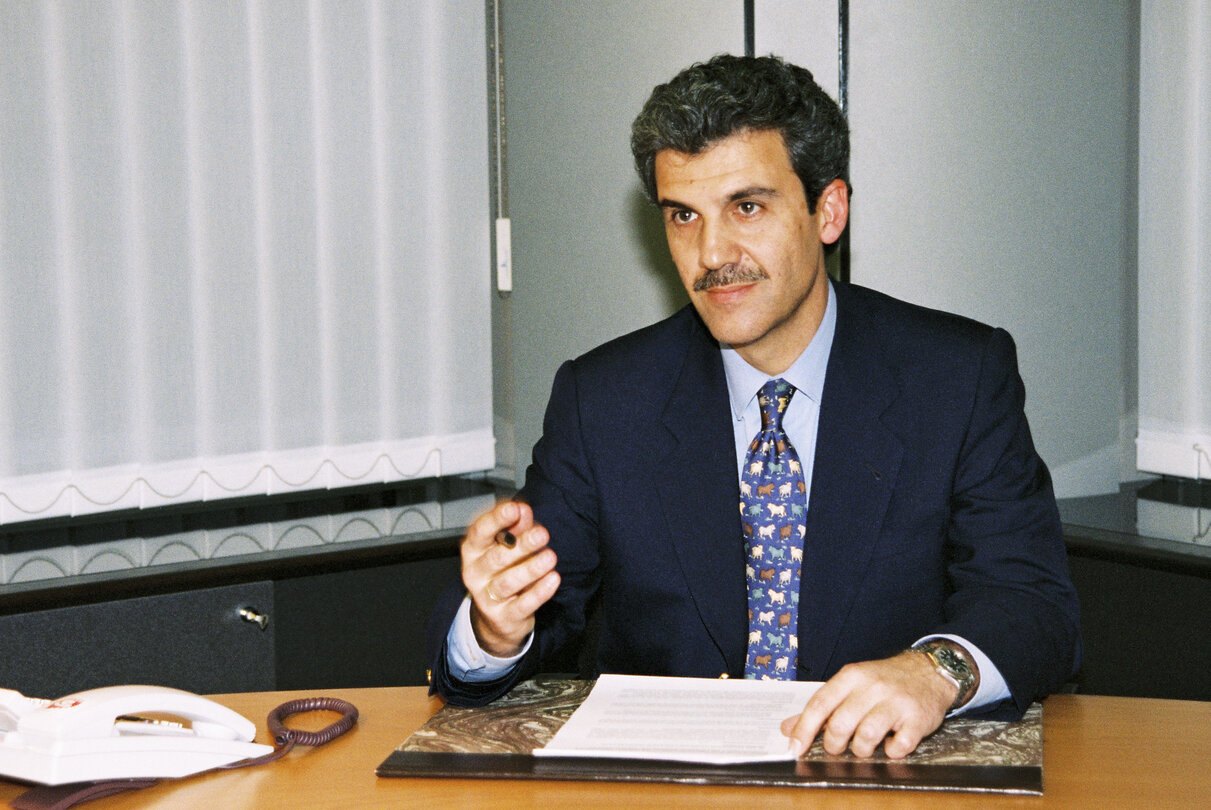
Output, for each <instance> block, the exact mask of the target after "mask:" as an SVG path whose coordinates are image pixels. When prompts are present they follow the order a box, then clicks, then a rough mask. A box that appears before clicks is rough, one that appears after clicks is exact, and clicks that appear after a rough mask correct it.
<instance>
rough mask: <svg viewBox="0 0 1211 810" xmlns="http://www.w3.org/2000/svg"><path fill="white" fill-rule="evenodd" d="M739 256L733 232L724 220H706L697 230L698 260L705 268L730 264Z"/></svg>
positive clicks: (709, 268) (711, 268) (710, 268)
mask: <svg viewBox="0 0 1211 810" xmlns="http://www.w3.org/2000/svg"><path fill="white" fill-rule="evenodd" d="M739 258H740V249H739V246H738V245H737V244H736V239H735V236H734V234H732V233H731V231H730V229H729V228H728V227H727V224H726V223H725V222H722V221H720V220H708V221H704V222H703V223H702V228H701V229H700V230H699V232H698V261H699V263H700V264H701V265H702V267H703V268H704V269H706V270H714V269H715V268H718V267H723V266H724V265H725V264H732V263H734V262H736V261H738V260H739Z"/></svg>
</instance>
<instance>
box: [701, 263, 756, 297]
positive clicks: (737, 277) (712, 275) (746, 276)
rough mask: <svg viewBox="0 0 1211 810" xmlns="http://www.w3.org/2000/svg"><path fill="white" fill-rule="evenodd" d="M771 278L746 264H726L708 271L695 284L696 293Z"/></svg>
mask: <svg viewBox="0 0 1211 810" xmlns="http://www.w3.org/2000/svg"><path fill="white" fill-rule="evenodd" d="M768 278H769V275H767V274H766V272H765V271H764V270H762V269H761V268H760V267H751V266H748V265H744V264H736V263H733V264H725V265H723V266H721V267H716V268H714V269H713V270H707V271H706V273H704V274H703V275H702V276H701V277H700V278H699V279H698V280H697V281H695V282H694V292H704V291H705V290H709V289H712V288H713V287H727V286H729V285H731V284H745V283H747V282H750V281H765V280H766V279H768Z"/></svg>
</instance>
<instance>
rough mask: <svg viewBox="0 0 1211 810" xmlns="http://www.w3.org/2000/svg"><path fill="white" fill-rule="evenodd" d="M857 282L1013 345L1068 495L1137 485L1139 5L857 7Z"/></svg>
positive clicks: (853, 86) (1039, 436) (1042, 441)
mask: <svg viewBox="0 0 1211 810" xmlns="http://www.w3.org/2000/svg"><path fill="white" fill-rule="evenodd" d="M850 29H851V31H852V33H853V45H852V48H851V56H850V65H851V73H850V84H849V97H850V121H851V126H852V129H853V149H854V155H853V182H854V187H855V190H856V193H855V197H854V202H853V218H852V220H851V222H852V231H851V238H852V250H853V259H852V262H853V263H852V269H853V279H854V281H857V282H859V283H862V284H866V285H869V286H872V287H876V288H878V289H881V290H884V291H886V292H889V293H891V294H893V295H896V296H899V297H901V298H906V299H908V300H912V301H916V302H919V303H923V304H926V305H928V306H933V307H938V308H941V309H947V310H951V311H954V312H959V313H962V314H964V315H968V316H970V317H973V318H976V319H978V320H982V321H985V322H988V323H993V324H996V325H999V326H1004V327H1005V328H1007V329H1009V331H1010V332H1011V333H1012V334H1013V335H1014V337H1015V339H1016V340H1017V343H1018V355H1019V360H1020V365H1021V370H1022V377H1023V379H1024V380H1025V383H1026V390H1027V415H1028V416H1029V418H1030V421H1031V425H1032V428H1033V430H1034V434H1035V442H1036V445H1037V446H1038V448H1039V452H1040V454H1041V455H1042V456H1043V458H1044V459H1045V460H1046V461H1047V463H1048V464H1049V465H1050V466H1051V468H1052V473H1053V476H1054V478H1055V481H1056V490H1057V493H1058V494H1059V495H1061V496H1065V495H1083V494H1093V493H1096V492H1107V491H1114V490H1115V489H1116V488H1117V483H1118V481H1119V479H1120V477H1122V476H1126V477H1130V476H1131V471H1132V470H1133V469H1134V448H1133V446H1132V444H1131V439H1132V437H1134V435H1135V401H1136V393H1135V378H1136V372H1135V351H1136V350H1135V334H1136V332H1135V329H1136V318H1135V267H1136V260H1135V198H1136V159H1135V154H1136V128H1137V114H1136V98H1137V96H1138V89H1137V88H1138V68H1137V65H1138V56H1137V54H1138V30H1139V9H1138V4H1137V3H1135V2H1126V3H1124V2H1117V3H1111V2H1030V3H1022V2H1009V1H1008V0H1002V1H999V2H992V1H989V2H980V3H971V2H964V0H951V1H950V2H940V1H939V0H933V1H932V2H928V3H922V2H910V1H909V0H899V1H898V2H888V1H887V0H884V1H883V2H880V3H878V4H877V5H876V4H874V3H852V4H851V18H850Z"/></svg>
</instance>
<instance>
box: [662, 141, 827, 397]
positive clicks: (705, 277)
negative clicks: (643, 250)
mask: <svg viewBox="0 0 1211 810" xmlns="http://www.w3.org/2000/svg"><path fill="white" fill-rule="evenodd" d="M655 169H656V193H657V197H658V199H659V202H660V207H661V210H662V211H663V214H664V228H665V233H666V234H667V236H668V240H669V251H670V252H671V253H672V256H673V262H674V264H676V265H677V272H678V273H679V274H680V275H681V282H682V283H683V284H684V285H685V288H686V290H687V291H688V292H689V294H690V300H691V301H692V302H693V304H694V307H695V309H697V310H698V313H699V315H701V316H702V319H703V321H705V322H706V325H707V328H708V329H710V330H711V334H712V335H714V337H715V339H716V340H718V341H720V342H721V343H726V344H729V345H731V346H732V347H733V348H735V349H736V351H737V352H739V354H740V355H741V357H743V358H744V359H745V360H747V361H748V362H749V363H750V364H752V365H753V366H756V367H757V368H759V369H761V370H762V371H764V372H766V373H767V374H771V375H775V374H780V373H782V372H783V371H785V370H786V369H787V367H789V366H790V364H791V363H793V362H794V360H795V358H797V357H798V356H799V354H800V353H801V352H802V351H803V349H804V348H805V347H806V346H807V344H808V343H809V342H810V341H811V338H812V336H813V335H814V334H815V331H816V327H818V326H819V324H820V320H821V318H823V316H824V308H825V305H826V304H827V303H828V285H827V284H825V283H824V249H823V244H822V241H828V242H831V241H834V240H835V239H836V238H837V237H838V236H839V235H840V232H841V229H842V228H844V224H845V223H844V216H845V214H846V213H848V206H847V202H848V200H847V199H846V200H843V203H845V204H846V205H845V206H844V207H845V210H844V211H843V212H841V217H840V223H839V225H838V224H837V215H838V208H837V206H836V205H826V204H825V200H826V198H828V196H829V194H830V193H833V194H836V193H838V189H837V186H841V187H842V189H844V183H841V182H840V181H837V182H835V183H834V184H833V185H830V186H829V188H828V189H826V190H825V192H824V194H822V195H821V199H820V201H819V204H818V205H817V208H816V213H814V214H812V213H809V212H808V205H807V199H806V197H805V196H804V192H803V184H802V183H801V182H800V181H799V177H798V176H797V175H796V174H795V171H794V169H793V168H792V167H791V162H790V156H789V155H788V154H787V151H786V146H785V144H784V143H783V140H782V135H781V134H780V133H779V132H777V131H776V130H758V131H750V132H743V133H740V134H737V135H732V136H730V137H728V138H724V139H723V140H720V141H718V142H716V143H715V144H714V145H712V146H710V147H708V148H707V149H705V150H703V151H702V152H700V153H698V154H696V155H689V154H686V153H684V152H675V151H672V150H665V151H663V152H659V153H658V154H657V155H656V165H655ZM840 193H841V194H842V196H844V191H843V190H842V191H841V192H840Z"/></svg>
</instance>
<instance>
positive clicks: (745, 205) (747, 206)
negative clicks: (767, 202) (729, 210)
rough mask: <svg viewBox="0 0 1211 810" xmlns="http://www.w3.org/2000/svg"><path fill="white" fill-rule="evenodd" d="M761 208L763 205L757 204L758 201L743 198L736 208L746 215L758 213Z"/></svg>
mask: <svg viewBox="0 0 1211 810" xmlns="http://www.w3.org/2000/svg"><path fill="white" fill-rule="evenodd" d="M760 208H761V206H759V205H757V203H755V202H753V201H752V200H743V201H741V202H740V203H739V204H737V205H736V210H737V211H739V212H740V213H742V214H744V215H745V216H751V215H753V214H755V213H757V211H758V210H760Z"/></svg>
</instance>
